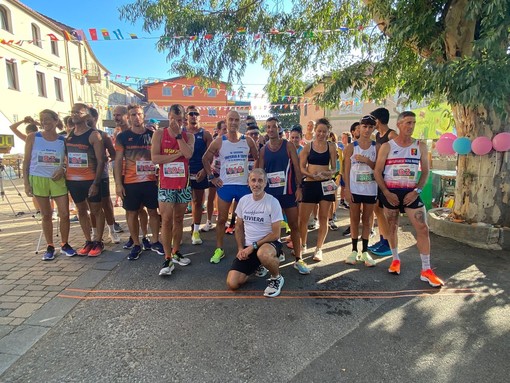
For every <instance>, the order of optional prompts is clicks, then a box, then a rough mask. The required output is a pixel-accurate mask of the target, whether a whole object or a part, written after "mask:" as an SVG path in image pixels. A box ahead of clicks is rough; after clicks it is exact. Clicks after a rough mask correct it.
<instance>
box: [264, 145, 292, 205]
mask: <svg viewBox="0 0 510 383" xmlns="http://www.w3.org/2000/svg"><path fill="white" fill-rule="evenodd" d="M288 144H289V142H288V141H286V140H283V141H282V144H281V146H280V148H279V149H278V150H277V151H272V150H271V149H270V148H269V143H267V144H266V146H265V147H264V170H265V171H266V173H267V186H266V192H267V193H269V194H271V195H273V196H278V195H284V194H295V192H296V177H295V174H294V168H293V166H292V161H291V160H290V158H289V153H288V152H287V145H288ZM290 145H292V144H290Z"/></svg>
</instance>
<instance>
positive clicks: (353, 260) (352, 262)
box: [345, 250, 358, 265]
mask: <svg viewBox="0 0 510 383" xmlns="http://www.w3.org/2000/svg"><path fill="white" fill-rule="evenodd" d="M345 263H347V264H348V265H355V264H356V263H358V252H357V251H355V250H353V251H352V253H351V254H349V256H348V257H347V258H346V260H345Z"/></svg>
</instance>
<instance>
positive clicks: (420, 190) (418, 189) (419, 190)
mask: <svg viewBox="0 0 510 383" xmlns="http://www.w3.org/2000/svg"><path fill="white" fill-rule="evenodd" d="M414 191H415V192H416V193H418V194H420V193H421V192H422V189H420V188H416V189H414Z"/></svg>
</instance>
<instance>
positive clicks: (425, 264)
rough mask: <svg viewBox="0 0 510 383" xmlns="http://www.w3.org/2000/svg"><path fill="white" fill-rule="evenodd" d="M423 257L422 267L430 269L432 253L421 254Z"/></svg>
mask: <svg viewBox="0 0 510 383" xmlns="http://www.w3.org/2000/svg"><path fill="white" fill-rule="evenodd" d="M420 258H421V269H422V270H427V269H430V254H420Z"/></svg>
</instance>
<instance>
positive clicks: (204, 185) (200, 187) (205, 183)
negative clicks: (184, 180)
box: [189, 174, 209, 190]
mask: <svg viewBox="0 0 510 383" xmlns="http://www.w3.org/2000/svg"><path fill="white" fill-rule="evenodd" d="M195 177H196V175H195V174H190V175H189V179H190V184H191V189H198V190H205V189H207V188H209V180H208V179H207V176H206V177H205V178H204V179H203V180H202V181H200V182H197V180H196V179H193V178H195Z"/></svg>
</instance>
